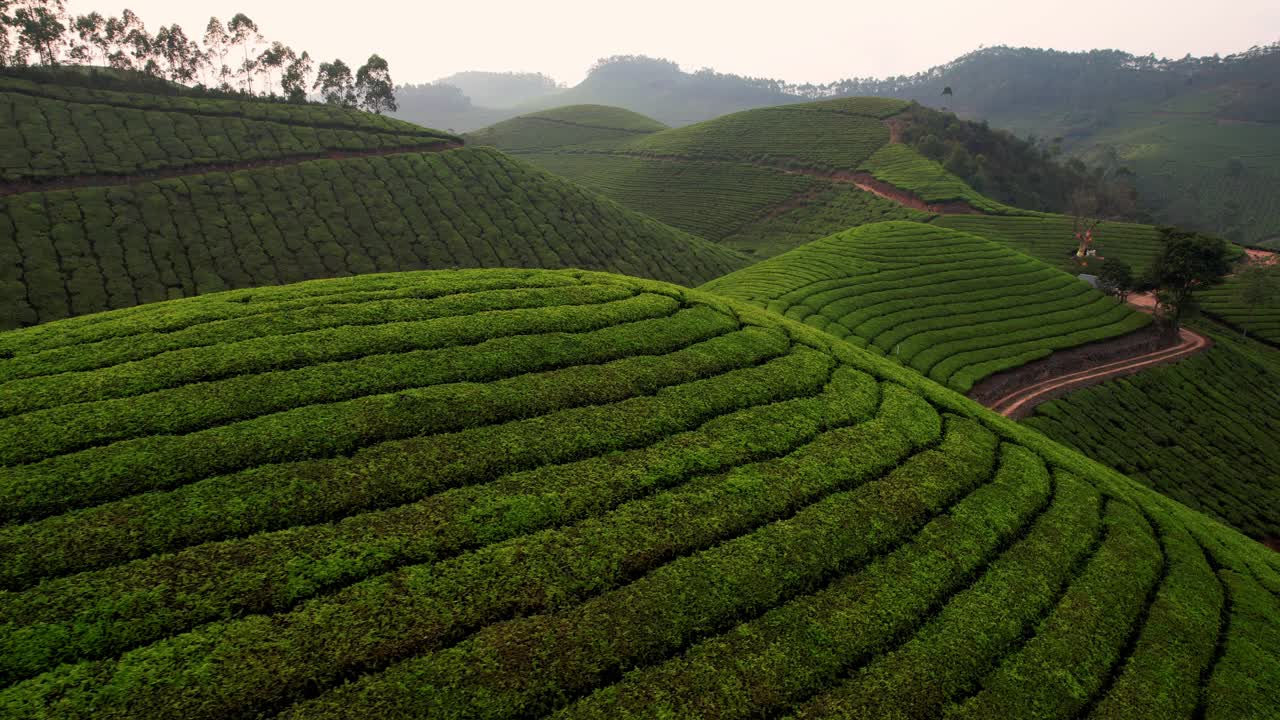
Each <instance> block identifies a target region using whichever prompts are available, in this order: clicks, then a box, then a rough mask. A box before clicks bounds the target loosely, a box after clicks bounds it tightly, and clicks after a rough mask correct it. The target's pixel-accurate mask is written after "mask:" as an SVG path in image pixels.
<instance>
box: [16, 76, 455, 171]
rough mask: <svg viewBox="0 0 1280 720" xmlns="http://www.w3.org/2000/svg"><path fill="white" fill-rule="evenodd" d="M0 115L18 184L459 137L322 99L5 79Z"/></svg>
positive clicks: (437, 143) (429, 144)
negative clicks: (293, 101)
mask: <svg viewBox="0 0 1280 720" xmlns="http://www.w3.org/2000/svg"><path fill="white" fill-rule="evenodd" d="M0 117H3V118H4V122H2V123H0V148H3V150H2V151H0V180H3V181H4V182H5V183H13V184H18V185H19V186H21V185H22V184H24V183H25V184H39V183H45V182H53V181H58V180H65V179H67V178H69V177H80V178H84V177H95V176H121V175H123V176H131V175H136V174H138V173H143V172H148V171H152V172H154V171H163V170H191V169H193V168H198V167H200V166H226V165H236V164H240V163H251V162H255V161H257V162H260V161H266V160H280V159H285V158H303V157H320V156H328V155H331V154H334V153H365V152H386V151H389V150H409V149H438V148H442V147H446V146H449V145H456V144H460V139H459V138H457V137H454V136H452V135H449V134H448V133H442V132H440V131H437V130H429V129H427V128H423V127H418V126H416V125H411V124H409V123H406V122H402V121H399V120H393V119H390V118H385V117H382V116H379V115H371V114H368V113H361V112H357V111H354V110H344V109H341V108H335V107H330V106H325V105H286V104H281V103H269V102H241V101H235V100H214V99H205V98H198V99H197V98H190V97H181V96H164V95H147V94H142V93H124V92H114V91H110V90H94V89H89V88H82V87H75V86H70V85H62V84H57V83H36V82H31V81H27V80H21V79H16V78H5V77H0Z"/></svg>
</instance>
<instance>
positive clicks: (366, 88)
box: [356, 53, 397, 115]
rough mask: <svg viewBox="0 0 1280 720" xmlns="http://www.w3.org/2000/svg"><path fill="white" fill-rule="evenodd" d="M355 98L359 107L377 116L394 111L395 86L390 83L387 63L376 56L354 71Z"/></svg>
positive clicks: (372, 56)
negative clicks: (358, 101)
mask: <svg viewBox="0 0 1280 720" xmlns="http://www.w3.org/2000/svg"><path fill="white" fill-rule="evenodd" d="M356 97H357V98H359V100H360V107H361V108H363V109H365V110H367V111H369V112H371V113H375V114H377V115H381V114H382V113H383V112H395V111H396V107H397V106H396V94H395V85H393V84H392V83H391V70H390V69H388V67H387V61H386V60H383V59H382V57H381V56H379V55H378V54H376V53H375V54H373V55H370V56H369V61H368V62H366V63H365V64H364V65H362V66H361V67H360V69H359V70H357V71H356Z"/></svg>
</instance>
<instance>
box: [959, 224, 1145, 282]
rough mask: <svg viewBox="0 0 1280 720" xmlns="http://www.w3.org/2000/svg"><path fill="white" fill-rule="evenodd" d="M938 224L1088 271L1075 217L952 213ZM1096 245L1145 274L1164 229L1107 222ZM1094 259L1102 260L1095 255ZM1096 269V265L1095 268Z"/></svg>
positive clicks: (1105, 254)
mask: <svg viewBox="0 0 1280 720" xmlns="http://www.w3.org/2000/svg"><path fill="white" fill-rule="evenodd" d="M934 224H935V225H939V226H941V227H946V228H951V229H952V230H963V231H964V232H968V233H973V234H975V235H981V236H983V237H985V238H988V239H990V240H995V241H996V242H1000V243H1004V244H1005V245H1008V246H1009V247H1011V248H1013V249H1015V250H1018V251H1020V252H1024V253H1026V254H1028V255H1030V256H1032V257H1035V258H1038V259H1040V260H1043V261H1044V262H1046V263H1048V264H1050V265H1053V266H1054V267H1058V268H1062V269H1064V270H1067V271H1069V272H1077V273H1078V272H1087V271H1088V270H1089V267H1090V266H1089V265H1086V266H1084V267H1081V266H1080V265H1078V264H1077V263H1076V260H1075V252H1076V248H1077V242H1076V240H1075V237H1074V236H1075V229H1074V221H1073V220H1072V219H1071V218H1069V217H1065V216H1062V215H1047V216H1042V217H992V216H987V215H981V216H980V215H948V216H945V217H940V218H938V219H937V220H935V221H934ZM1093 235H1094V247H1095V248H1097V250H1098V255H1099V256H1100V257H1116V258H1119V259H1121V260H1123V261H1125V262H1126V263H1128V264H1129V266H1130V267H1131V268H1133V272H1134V275H1135V276H1141V275H1142V273H1144V272H1146V269H1147V267H1149V266H1150V264H1151V261H1152V260H1153V259H1154V258H1155V257H1156V255H1157V254H1158V253H1159V252H1160V233H1159V231H1158V230H1156V228H1154V227H1152V226H1150V225H1138V224H1135V223H1120V222H1104V223H1102V224H1100V225H1099V226H1098V227H1097V229H1096V230H1094V233H1093ZM1091 262H1093V263H1098V264H1100V263H1101V260H1100V259H1094V260H1093V261H1091ZM1095 269H1096V268H1095Z"/></svg>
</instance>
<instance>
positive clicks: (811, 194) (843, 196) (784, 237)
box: [472, 98, 1009, 257]
mask: <svg viewBox="0 0 1280 720" xmlns="http://www.w3.org/2000/svg"><path fill="white" fill-rule="evenodd" d="M904 107H905V105H904V104H903V103H901V102H898V101H894V100H884V99H880V98H846V99H841V100H832V101H825V102H819V103H807V104H801V105H790V106H784V107H777V108H766V109H762V110H751V111H746V112H741V113H735V114H732V115H726V116H724V117H720V118H716V119H714V120H709V121H706V122H702V123H698V124H696V125H690V126H687V127H681V128H675V129H671V130H664V131H662V132H654V133H645V134H636V135H631V136H629V137H618V138H602V137H600V134H599V133H600V131H599V130H598V129H594V128H590V127H586V126H587V125H590V123H589V122H588V121H587V119H588V118H589V115H588V114H587V113H586V111H585V110H583V109H580V108H562V109H559V110H557V111H554V112H555V113H556V114H557V117H559V118H561V119H570V120H572V121H573V122H575V123H577V124H578V125H579V126H582V127H578V128H577V130H576V135H575V134H573V133H571V132H570V130H571V129H572V128H574V127H577V126H569V125H561V126H557V127H556V129H555V132H552V133H548V132H547V131H546V130H545V129H542V128H545V127H549V125H548V124H547V123H541V124H539V122H538V121H537V120H536V119H529V120H528V121H527V122H525V123H524V124H523V125H520V124H517V125H509V124H507V123H503V124H500V125H497V126H494V128H492V132H491V133H490V134H485V133H483V132H482V133H477V134H476V135H474V136H472V137H473V138H477V139H478V138H481V137H484V138H486V140H487V141H492V142H493V144H495V145H496V146H497V147H499V148H501V149H504V150H508V151H511V152H517V153H527V157H528V159H529V160H531V161H532V162H534V163H537V164H539V165H541V166H543V167H545V168H547V169H549V170H551V171H552V172H555V173H557V174H560V175H563V176H565V177H568V178H570V179H572V180H574V181H575V182H580V183H582V184H584V185H586V186H587V187H590V188H592V189H593V190H598V191H599V192H601V193H603V194H605V195H607V196H609V197H612V198H613V199H615V200H617V201H618V202H620V203H622V204H624V205H626V206H627V207H631V208H633V209H636V210H640V211H641V212H644V213H647V214H650V215H652V216H654V217H656V218H658V219H660V220H662V221H664V222H667V223H669V224H671V225H673V226H675V227H678V228H680V229H683V230H686V231H688V232H691V233H694V234H696V235H699V236H701V237H705V238H707V239H710V240H714V241H717V242H721V243H723V244H725V245H728V246H730V247H734V248H737V249H741V250H745V251H748V252H750V253H752V254H754V255H756V256H757V257H769V256H772V255H776V254H778V253H781V252H785V251H787V250H790V249H792V248H794V247H797V246H799V245H802V244H804V243H806V242H809V241H812V240H816V239H818V238H821V237H825V236H827V235H830V234H831V233H834V232H837V231H839V230H843V229H845V228H848V227H851V226H854V225H861V224H866V223H871V222H880V221H884V220H914V219H918V220H923V219H926V218H928V215H927V214H926V213H922V212H918V211H915V210H911V209H908V208H904V207H902V206H900V205H898V204H897V203H894V202H892V201H889V200H884V199H882V198H880V197H877V196H874V195H871V194H869V193H865V192H862V191H860V190H858V189H856V188H855V187H853V186H852V185H851V184H849V183H847V182H834V181H833V180H832V179H830V178H823V177H815V174H816V175H822V174H824V173H846V174H847V173H854V172H860V171H866V172H870V173H872V174H885V175H886V178H888V179H890V180H893V181H896V182H899V183H902V184H903V187H905V188H907V189H909V190H915V191H919V192H921V193H923V194H925V195H927V196H929V197H933V196H939V195H942V196H945V197H939V198H938V199H939V200H941V201H947V200H961V199H963V200H966V201H969V202H972V203H974V204H975V205H978V206H980V207H988V209H991V210H993V211H1001V212H1004V211H1008V210H1009V209H1007V208H1003V206H1000V205H999V204H998V203H992V202H991V201H989V200H986V199H983V198H981V197H980V196H979V195H977V194H976V193H974V192H973V190H972V189H969V188H968V187H967V186H966V185H964V183H962V182H960V181H959V180H957V179H956V178H954V177H953V176H951V175H949V174H947V173H946V172H945V171H944V170H943V169H942V168H941V167H940V166H938V165H937V164H936V163H932V162H929V161H927V160H925V159H924V158H922V157H919V156H918V155H916V154H914V153H913V152H912V151H910V150H909V149H907V148H901V151H899V152H897V154H895V155H894V158H896V160H897V162H895V163H890V162H887V161H881V162H873V161H872V159H873V158H877V157H879V154H878V153H877V150H881V149H882V148H884V146H885V144H886V143H887V142H888V141H889V130H888V128H887V127H886V126H885V125H884V122H883V119H884V118H886V117H889V116H891V115H893V114H895V113H897V112H900V111H901V110H902V109H903V108H904ZM618 112H623V111H618ZM513 122H514V121H513ZM515 128H521V129H523V130H525V131H528V132H525V133H516V132H513V130H514V129H515ZM903 154H908V155H910V156H911V158H914V159H915V160H916V161H917V162H915V163H910V162H908V163H906V164H905V165H904V162H903V160H904V158H903V157H902V155H903ZM911 158H908V159H911ZM881 159H883V158H882V157H881ZM908 166H909V167H908ZM802 173H808V174H802Z"/></svg>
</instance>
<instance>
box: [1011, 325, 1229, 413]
mask: <svg viewBox="0 0 1280 720" xmlns="http://www.w3.org/2000/svg"><path fill="white" fill-rule="evenodd" d="M1212 345H1213V341H1212V340H1210V339H1209V338H1207V337H1205V336H1204V335H1201V334H1200V333H1197V332H1194V331H1192V330H1188V329H1186V328H1182V330H1181V332H1180V333H1179V336H1178V344H1177V345H1174V346H1172V347H1167V348H1164V349H1161V350H1156V351H1154V352H1150V353H1146V354H1145V355H1138V356H1136V357H1131V358H1125V359H1124V360H1115V361H1113V362H1109V363H1106V364H1104V365H1098V366H1095V367H1091V368H1087V369H1085V370H1080V371H1078V372H1073V373H1069V374H1066V375H1059V376H1057V377H1053V378H1049V379H1048V380H1043V381H1041V382H1038V383H1036V384H1034V385H1028V386H1027V387H1024V388H1019V389H1018V390H1015V391H1014V392H1012V393H1009V394H1008V395H1005V396H1004V397H1002V398H1000V399H999V400H996V401H995V402H993V403H991V404H990V405H988V406H987V407H989V408H991V409H992V410H995V411H996V412H998V413H1000V414H1001V415H1004V416H1005V417H1007V418H1012V419H1014V420H1019V419H1021V418H1024V417H1026V416H1027V415H1030V414H1031V411H1032V410H1035V408H1036V406H1037V405H1039V404H1041V403H1044V402H1048V401H1049V400H1052V399H1054V398H1057V397H1061V396H1062V395H1064V394H1066V393H1067V392H1070V391H1071V390H1077V389H1079V388H1083V387H1089V386H1091V385H1097V384H1099V383H1102V382H1105V381H1107V380H1112V379H1114V378H1118V377H1124V376H1126V375H1133V374H1134V373H1137V372H1140V371H1142V370H1145V369H1147V368H1150V367H1155V366H1158V365H1168V364H1169V363H1172V362H1177V361H1178V360H1181V359H1183V358H1185V357H1189V356H1191V355H1195V354H1196V353H1199V352H1203V351H1204V350H1207V349H1209V347H1211V346H1212Z"/></svg>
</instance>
